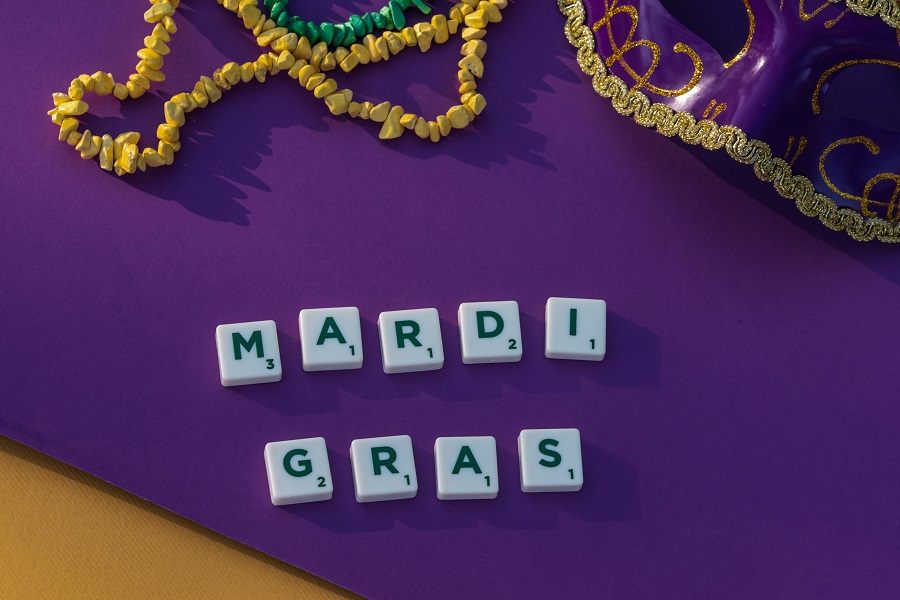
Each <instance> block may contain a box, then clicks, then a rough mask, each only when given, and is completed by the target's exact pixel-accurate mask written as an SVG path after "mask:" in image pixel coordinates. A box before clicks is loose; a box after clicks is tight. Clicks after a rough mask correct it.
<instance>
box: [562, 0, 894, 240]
mask: <svg viewBox="0 0 900 600" xmlns="http://www.w3.org/2000/svg"><path fill="white" fill-rule="evenodd" d="M849 1H850V0H848V2H849ZM557 3H558V6H559V9H560V11H561V12H562V13H563V14H564V15H565V16H566V25H565V34H566V39H568V40H569V43H570V44H572V46H574V47H575V48H576V49H577V51H578V52H577V55H576V57H577V60H578V66H579V67H581V70H582V71H584V73H585V74H586V75H588V76H589V77H590V78H591V85H592V86H593V88H594V90H595V91H596V92H597V93H598V94H599V95H601V96H603V97H604V98H608V99H609V100H610V101H611V103H612V106H613V108H614V109H615V110H616V111H617V112H618V113H619V114H621V115H626V116H631V117H633V118H634V120H635V122H637V123H638V124H640V125H643V126H645V127H655V128H656V130H657V131H658V132H659V133H661V134H662V135H665V136H667V137H673V136H676V135H677V136H678V137H679V138H680V139H681V140H682V141H684V142H686V143H688V144H693V145H698V144H699V145H702V146H703V147H704V148H705V149H707V150H725V152H727V153H728V155H729V156H730V157H731V158H733V159H734V160H735V161H737V162H740V163H743V164H746V165H753V171H754V173H756V176H757V177H758V178H759V179H761V180H763V181H769V182H771V183H772V184H773V186H774V187H775V191H776V192H778V193H779V194H781V195H782V196H783V197H785V198H788V199H790V200H793V201H794V203H795V204H796V205H797V208H798V209H799V210H800V212H801V213H803V214H804V215H807V216H809V217H818V219H819V221H821V222H822V223H823V224H824V225H825V226H826V227H828V228H830V229H833V230H835V231H846V232H847V233H848V234H849V235H850V237H852V238H853V239H855V240H859V241H871V240H874V239H878V240H880V241H882V242H897V243H900V224H898V223H891V222H889V221H886V220H884V219H881V218H879V217H871V218H866V217H863V216H862V215H861V214H860V213H859V212H857V211H855V210H853V209H851V208H843V207H839V206H838V205H837V203H836V202H835V201H834V200H832V199H831V198H829V197H828V196H826V195H824V194H822V193H820V192H817V191H816V190H815V188H814V187H813V184H812V182H811V181H810V180H809V179H808V178H807V177H804V176H803V175H795V174H794V173H793V171H792V170H791V166H790V165H789V164H788V163H787V161H785V160H782V159H780V158H775V157H773V156H772V149H771V148H770V147H769V145H768V144H766V143H765V142H762V141H759V140H753V139H750V138H748V137H747V135H746V134H745V133H744V132H743V131H742V130H741V129H739V128H738V127H735V126H733V125H719V124H718V123H715V122H714V121H710V120H708V119H704V120H701V121H697V118H696V117H694V115H692V114H691V113H690V112H687V111H676V110H674V109H672V108H670V107H669V106H666V105H665V104H662V103H661V102H655V103H654V102H651V101H650V99H649V98H648V97H647V95H646V94H644V93H643V92H641V91H640V90H630V89H628V85H627V84H626V83H625V82H624V81H622V79H621V78H620V77H618V76H616V75H613V74H611V73H610V72H609V69H608V67H607V66H606V64H605V63H604V61H603V59H602V58H601V57H600V56H599V55H598V54H597V51H596V45H595V41H594V34H593V32H592V31H591V29H590V28H589V27H587V26H586V25H585V22H584V19H585V8H584V2H583V1H582V0H557Z"/></svg>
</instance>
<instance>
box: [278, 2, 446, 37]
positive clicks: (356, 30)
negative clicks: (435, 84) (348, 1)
mask: <svg viewBox="0 0 900 600" xmlns="http://www.w3.org/2000/svg"><path fill="white" fill-rule="evenodd" d="M289 2H290V0H263V5H264V6H265V8H266V9H267V10H268V11H269V18H270V19H272V21H274V22H275V25H276V26H277V27H285V28H287V29H289V30H290V31H293V32H294V33H296V34H297V36H298V37H304V36H305V37H306V38H307V39H309V43H310V45H315V44H316V43H317V42H325V43H326V44H327V45H328V47H329V48H338V47H340V46H345V47H350V45H352V44H356V43H357V42H358V40H361V39H362V38H363V37H365V36H366V35H368V34H370V33H372V32H373V31H375V30H387V31H391V30H400V29H403V28H404V27H406V17H405V16H404V14H403V13H404V11H406V10H407V9H409V8H410V7H411V6H413V5H415V7H416V8H418V9H419V10H420V11H421V12H422V14H425V15H427V14H430V13H431V7H429V6H428V5H427V4H425V3H424V2H423V1H422V0H390V2H388V3H387V5H386V6H384V7H383V8H382V9H381V10H379V11H378V12H370V13H365V14H363V15H362V16H359V15H351V16H350V18H349V19H348V20H347V21H346V22H345V23H320V24H318V25H316V24H315V23H313V22H312V21H304V20H303V19H301V18H300V17H298V16H295V15H292V14H290V13H289V12H288V8H287V5H288V3H289Z"/></svg>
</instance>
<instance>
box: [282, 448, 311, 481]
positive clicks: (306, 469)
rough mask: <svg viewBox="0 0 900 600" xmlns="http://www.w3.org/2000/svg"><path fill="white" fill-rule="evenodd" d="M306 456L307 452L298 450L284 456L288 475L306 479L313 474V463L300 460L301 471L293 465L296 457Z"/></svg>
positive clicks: (298, 464) (298, 463) (298, 462)
mask: <svg viewBox="0 0 900 600" xmlns="http://www.w3.org/2000/svg"><path fill="white" fill-rule="evenodd" d="M306 454H307V452H306V450H301V449H300V448H297V449H296V450H291V451H290V452H288V453H287V454H285V455H284V470H285V471H287V472H288V475H293V476H294V477H306V476H307V475H309V474H310V473H312V461H309V460H298V461H297V466H298V467H300V470H299V471H298V470H297V469H295V468H294V465H292V464H291V461H292V460H293V459H294V457H295V456H306Z"/></svg>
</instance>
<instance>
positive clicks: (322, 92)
mask: <svg viewBox="0 0 900 600" xmlns="http://www.w3.org/2000/svg"><path fill="white" fill-rule="evenodd" d="M335 91H337V82H336V81H335V80H334V79H326V80H325V81H323V82H322V83H320V84H319V85H317V86H316V87H315V89H313V96H315V97H316V98H324V97H325V96H328V95H330V94H333V93H334V92H335Z"/></svg>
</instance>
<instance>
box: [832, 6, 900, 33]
mask: <svg viewBox="0 0 900 600" xmlns="http://www.w3.org/2000/svg"><path fill="white" fill-rule="evenodd" d="M832 1H833V0H832ZM847 7H848V8H849V9H850V10H852V11H853V12H855V13H858V14H861V15H863V16H866V17H875V16H878V17H881V20H882V21H884V22H885V23H887V24H888V25H890V26H891V27H893V28H894V29H900V2H898V1H897V0H847Z"/></svg>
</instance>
